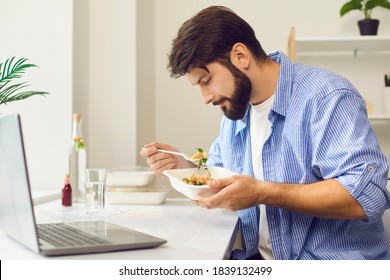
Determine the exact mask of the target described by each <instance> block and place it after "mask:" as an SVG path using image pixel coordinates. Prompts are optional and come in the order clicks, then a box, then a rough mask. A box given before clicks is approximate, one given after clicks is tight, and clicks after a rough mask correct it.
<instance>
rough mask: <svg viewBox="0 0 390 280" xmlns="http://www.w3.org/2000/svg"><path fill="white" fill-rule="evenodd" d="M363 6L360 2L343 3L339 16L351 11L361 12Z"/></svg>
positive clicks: (358, 0) (352, 0)
mask: <svg viewBox="0 0 390 280" xmlns="http://www.w3.org/2000/svg"><path fill="white" fill-rule="evenodd" d="M362 8H363V5H362V3H361V1H360V0H351V1H349V2H347V3H345V4H344V5H343V6H342V7H341V9H340V16H343V15H345V14H346V13H348V12H350V11H353V10H361V9H362Z"/></svg>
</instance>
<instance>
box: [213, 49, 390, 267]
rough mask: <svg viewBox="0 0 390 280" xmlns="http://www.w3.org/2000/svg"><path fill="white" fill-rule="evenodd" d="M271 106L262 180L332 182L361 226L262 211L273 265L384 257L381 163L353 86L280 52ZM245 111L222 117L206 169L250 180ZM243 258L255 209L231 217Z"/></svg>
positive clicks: (249, 251) (387, 202)
mask: <svg viewBox="0 0 390 280" xmlns="http://www.w3.org/2000/svg"><path fill="white" fill-rule="evenodd" d="M269 57H270V58H271V59H272V60H274V61H276V62H278V63H279V64H280V72H279V80H278V84H277V89H276V94H275V100H274V103H273V105H272V108H271V111H270V113H269V116H268V119H269V120H270V122H271V124H272V132H271V136H270V137H269V138H268V139H267V141H266V142H265V144H264V146H263V155H262V156H263V169H264V170H263V172H264V180H265V181H270V182H283V183H301V184H310V183H314V182H318V181H321V180H325V179H331V178H334V179H336V180H338V182H339V183H340V184H341V185H342V186H343V187H344V188H346V189H347V190H348V191H349V193H350V194H351V195H352V196H353V197H354V198H355V199H356V201H357V202H358V203H359V204H360V205H361V206H362V208H363V209H364V211H365V214H366V216H367V220H365V221H364V220H342V219H324V218H316V217H312V216H309V215H303V214H299V213H296V212H293V211H289V210H285V209H282V208H277V207H274V206H267V207H266V211H267V220H268V225H269V230H270V236H271V243H272V249H273V255H274V258H275V259H284V260H286V259H374V258H377V257H378V256H380V255H381V254H383V253H385V252H386V251H387V241H386V238H385V233H384V226H383V222H382V215H383V212H384V210H385V209H386V208H390V194H389V192H388V191H387V190H386V182H387V174H388V162H387V159H386V157H385V156H384V155H383V154H382V152H381V150H380V148H379V144H378V141H377V139H376V136H375V133H374V132H373V130H372V127H371V126H370V123H369V120H368V118H367V113H366V107H365V102H364V99H363V98H362V97H361V95H360V94H359V93H358V91H357V90H356V89H355V87H354V86H353V85H352V84H351V83H350V82H349V81H347V80H346V79H345V78H343V77H341V76H340V75H337V74H335V73H332V72H328V71H326V70H323V69H319V68H316V67H312V66H307V65H302V64H299V63H295V64H294V63H292V62H291V60H290V59H289V58H288V57H287V56H285V55H284V54H283V53H281V52H274V53H272V54H270V55H269ZM249 119H250V118H249V110H248V111H247V113H246V115H245V117H244V118H243V119H241V120H238V121H232V120H229V119H227V118H226V117H224V118H223V119H222V122H221V127H220V135H219V136H218V138H217V139H216V140H215V142H214V143H213V144H212V146H211V147H210V151H209V160H208V164H209V165H216V166H222V167H225V168H227V169H230V170H232V171H234V172H236V173H239V174H246V175H251V176H253V168H252V153H251V141H254V140H255V139H251V138H250V134H249V127H250V126H249ZM237 212H238V215H239V217H240V223H241V229H242V239H243V246H244V250H243V251H241V252H240V251H238V252H236V253H237V255H236V257H238V258H249V257H251V256H253V255H254V254H257V253H258V235H259V229H258V225H259V208H258V207H256V206H255V207H251V208H248V209H244V210H240V211H237Z"/></svg>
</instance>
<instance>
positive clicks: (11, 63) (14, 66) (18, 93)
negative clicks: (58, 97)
mask: <svg viewBox="0 0 390 280" xmlns="http://www.w3.org/2000/svg"><path fill="white" fill-rule="evenodd" d="M26 61H27V58H20V59H18V60H16V61H15V57H12V58H9V59H7V60H6V61H5V62H4V63H0V105H1V104H7V103H9V102H14V101H18V100H23V99H26V98H29V97H31V96H33V95H46V94H49V93H48V92H45V91H23V89H24V88H26V87H28V86H29V85H28V84H27V82H15V79H19V78H21V77H22V76H23V74H24V73H25V71H26V69H28V68H31V67H37V65H35V64H31V63H27V62H26Z"/></svg>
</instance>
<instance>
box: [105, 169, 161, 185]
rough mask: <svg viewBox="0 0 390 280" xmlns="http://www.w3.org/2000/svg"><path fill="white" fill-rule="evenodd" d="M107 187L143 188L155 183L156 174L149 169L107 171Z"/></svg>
mask: <svg viewBox="0 0 390 280" xmlns="http://www.w3.org/2000/svg"><path fill="white" fill-rule="evenodd" d="M106 176H107V177H106V186H107V187H115V188H118V187H141V186H146V185H148V184H150V183H151V182H153V179H154V178H155V174H154V173H153V171H151V170H150V169H149V167H142V166H136V167H123V168H112V169H108V170H107V175H106Z"/></svg>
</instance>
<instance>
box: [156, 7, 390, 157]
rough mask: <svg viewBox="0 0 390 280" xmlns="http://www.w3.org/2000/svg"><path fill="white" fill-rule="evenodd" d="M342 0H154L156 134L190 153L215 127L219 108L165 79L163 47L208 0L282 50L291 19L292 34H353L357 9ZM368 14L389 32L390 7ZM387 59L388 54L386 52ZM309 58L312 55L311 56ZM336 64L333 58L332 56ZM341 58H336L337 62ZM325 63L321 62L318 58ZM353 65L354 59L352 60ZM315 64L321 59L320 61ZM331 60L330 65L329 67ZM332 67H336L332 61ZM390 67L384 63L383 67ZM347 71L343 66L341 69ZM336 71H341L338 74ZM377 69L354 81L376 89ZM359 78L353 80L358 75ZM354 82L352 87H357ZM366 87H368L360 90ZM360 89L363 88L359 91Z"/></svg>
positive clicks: (384, 137) (384, 134) (354, 71)
mask: <svg viewBox="0 0 390 280" xmlns="http://www.w3.org/2000/svg"><path fill="white" fill-rule="evenodd" d="M345 2H347V1H346V0H327V1H311V0H294V1H289V0H246V1H234V0H229V1H228V0H224V1H217V0H215V1H212V0H203V1H196V0H187V1H181V0H166V1H155V3H156V8H155V9H156V23H155V26H156V32H155V33H156V48H155V52H156V53H155V56H156V73H155V76H156V139H158V140H160V141H163V142H167V143H170V144H172V145H173V146H175V147H177V148H179V149H180V150H182V151H184V152H188V153H190V152H191V151H193V149H194V148H195V147H199V146H200V147H205V148H206V147H207V148H208V147H209V145H210V143H211V142H212V141H213V140H214V138H215V136H216V135H217V133H218V127H219V122H220V117H221V112H220V110H219V109H218V108H214V107H213V106H212V105H207V106H205V105H203V104H202V103H201V98H200V94H199V90H198V89H197V88H196V87H194V86H191V85H190V83H189V82H188V81H187V79H186V78H185V77H182V78H179V79H171V78H170V77H169V73H168V71H167V70H166V64H167V53H168V52H169V49H170V45H171V40H172V39H173V38H174V37H175V35H176V32H177V30H178V28H179V27H180V25H181V24H182V23H183V22H184V21H185V20H187V19H189V18H190V17H191V16H193V15H194V14H195V13H197V12H198V11H200V10H201V9H203V8H205V7H207V6H210V5H224V6H228V7H230V8H231V9H233V10H234V11H235V12H236V13H237V14H238V15H239V16H241V17H242V18H244V19H245V20H246V21H247V22H249V24H251V26H252V27H253V28H254V30H255V32H256V35H257V37H258V39H259V41H260V43H261V44H262V46H263V48H264V49H265V50H266V52H271V51H273V50H282V51H284V52H286V53H287V41H288V36H289V32H290V28H291V26H292V25H295V28H296V33H297V36H302V37H305V36H308V37H313V36H315V37H317V36H319V37H321V36H324V37H326V36H354V35H358V34H359V31H358V27H357V23H356V21H357V20H358V19H360V18H361V15H360V13H359V12H358V11H353V12H351V13H350V14H347V15H345V16H344V17H342V18H341V17H340V16H339V10H340V8H341V6H342V5H343V4H344V3H345ZM373 17H377V18H379V19H380V20H381V23H380V28H379V35H390V29H389V28H388V27H389V26H390V12H389V11H388V10H384V9H382V8H378V9H376V10H375V11H374V12H373ZM387 59H389V57H388V58H387ZM311 62H312V63H313V64H316V63H319V62H318V61H311ZM335 63H336V66H337V64H338V62H337V61H336V62H335ZM342 63H343V62H341V63H340V64H342ZM324 65H325V66H328V65H329V64H328V65H327V64H324ZM357 65H359V64H357ZM320 66H321V65H320ZM333 66H335V65H330V66H329V67H331V70H334V69H332V68H333ZM363 68H364V67H352V68H348V69H347V70H348V74H351V77H355V76H356V75H357V77H359V71H361V70H362V69H363ZM335 70H338V68H337V67H336V69H335ZM388 71H390V68H388V69H387V72H388ZM344 73H347V72H344ZM344 73H342V74H344ZM383 75H384V72H383V73H380V75H379V76H378V77H376V79H378V78H380V79H381V80H380V82H378V83H377V80H374V81H373V80H370V79H368V78H367V77H365V78H363V79H360V80H359V78H354V82H355V81H356V82H359V87H360V88H361V89H362V94H363V95H369V94H370V93H371V90H372V88H373V87H376V89H375V90H372V92H375V91H380V89H381V88H382V86H383V84H382V83H383ZM358 80H359V81H358ZM359 87H358V88H359ZM368 90H370V92H368V93H367V92H366V91H368ZM363 91H364V92H363ZM388 126H389V123H387V124H386V125H385V126H384V127H383V125H382V126H380V127H379V129H377V133H378V135H379V137H380V140H381V142H382V143H383V145H384V146H386V147H385V149H386V150H389V151H390V147H387V146H388V145H389V143H388V142H390V141H388V137H390V136H389V132H388Z"/></svg>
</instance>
